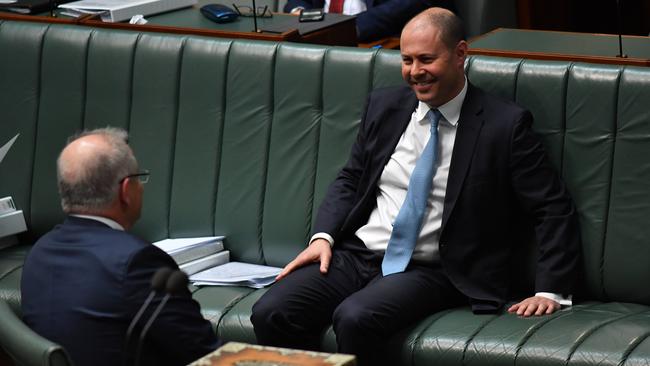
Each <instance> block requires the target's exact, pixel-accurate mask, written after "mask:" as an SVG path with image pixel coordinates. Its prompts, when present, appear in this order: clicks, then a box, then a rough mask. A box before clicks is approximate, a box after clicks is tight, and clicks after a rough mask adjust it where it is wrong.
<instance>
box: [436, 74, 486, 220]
mask: <svg viewBox="0 0 650 366" xmlns="http://www.w3.org/2000/svg"><path fill="white" fill-rule="evenodd" d="M482 113H483V103H482V98H481V93H480V91H478V90H477V89H476V88H474V87H473V86H472V85H471V84H470V85H469V86H468V90H467V96H466V97H465V101H464V102H463V107H462V108H461V112H460V118H459V120H458V131H457V132H456V141H455V142H454V151H453V153H452V156H451V164H450V167H449V177H448V179H447V191H446V193H445V204H444V208H443V211H442V227H441V231H443V230H444V229H445V225H446V223H447V220H448V219H449V216H450V215H451V213H452V211H453V210H454V206H455V205H456V201H457V199H458V195H459V194H460V192H461V189H462V187H463V182H464V181H465V177H466V176H467V171H468V169H469V166H470V164H471V162H472V156H474V148H475V147H476V141H477V140H478V137H479V135H480V133H481V128H482V127H483V115H482Z"/></svg>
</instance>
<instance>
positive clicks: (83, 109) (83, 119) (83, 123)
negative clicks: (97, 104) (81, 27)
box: [81, 28, 96, 130]
mask: <svg viewBox="0 0 650 366" xmlns="http://www.w3.org/2000/svg"><path fill="white" fill-rule="evenodd" d="M95 32H96V31H95V29H92V28H91V29H90V34H88V38H87V39H86V49H85V55H84V73H83V75H84V76H83V77H84V81H83V86H84V90H83V93H82V94H81V98H83V101H82V102H81V127H82V130H85V129H86V112H87V110H88V108H87V107H88V106H87V103H88V57H89V54H90V43H91V42H92V39H93V38H94V36H95Z"/></svg>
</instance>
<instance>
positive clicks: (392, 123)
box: [370, 90, 418, 187]
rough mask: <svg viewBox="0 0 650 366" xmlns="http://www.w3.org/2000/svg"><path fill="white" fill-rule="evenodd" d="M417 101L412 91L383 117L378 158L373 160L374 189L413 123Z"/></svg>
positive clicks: (372, 182) (372, 179) (372, 178)
mask: <svg viewBox="0 0 650 366" xmlns="http://www.w3.org/2000/svg"><path fill="white" fill-rule="evenodd" d="M417 102H418V101H417V99H416V98H415V94H414V93H412V92H411V91H410V90H409V91H408V92H407V93H406V94H405V95H404V96H403V97H402V98H399V100H396V101H395V103H394V104H393V105H392V106H391V107H390V108H389V109H387V111H386V114H385V115H384V116H382V117H381V120H382V121H381V123H382V124H384V125H385V127H384V126H382V128H381V129H379V131H381V135H379V136H378V137H377V145H378V146H377V149H376V150H377V153H378V154H377V156H376V157H375V158H374V159H373V160H374V164H373V165H376V166H374V167H373V168H376V169H373V175H372V177H371V179H370V183H371V184H370V186H371V187H373V186H375V185H376V184H377V181H378V180H379V177H380V176H381V173H383V171H384V167H385V166H386V164H388V160H389V159H390V157H391V156H392V155H393V152H394V151H395V147H396V146H397V143H398V142H399V139H400V138H401V137H402V134H404V130H406V126H408V124H409V122H410V121H411V115H412V114H413V111H414V110H415V107H416V106H417Z"/></svg>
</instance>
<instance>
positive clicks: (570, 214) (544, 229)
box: [510, 111, 581, 295]
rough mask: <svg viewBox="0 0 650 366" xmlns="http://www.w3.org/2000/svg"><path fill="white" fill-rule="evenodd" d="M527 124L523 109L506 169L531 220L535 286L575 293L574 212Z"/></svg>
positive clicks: (541, 289) (529, 118)
mask: <svg viewBox="0 0 650 366" xmlns="http://www.w3.org/2000/svg"><path fill="white" fill-rule="evenodd" d="M531 124H532V116H531V114H530V112H528V111H526V112H525V113H524V114H523V116H521V118H520V119H519V121H518V122H517V123H516V124H515V126H514V128H513V130H512V138H511V148H510V154H511V158H510V169H511V177H512V185H513V187H514V191H515V194H516V196H517V198H518V201H519V202H520V204H521V205H522V207H523V208H524V210H525V211H527V212H529V213H530V214H531V216H532V217H533V219H534V226H535V235H536V239H537V243H538V250H539V253H538V260H537V269H536V277H535V290H536V292H553V293H558V294H564V295H568V294H573V293H574V292H575V282H576V280H577V274H578V273H579V264H580V263H581V262H580V234H579V229H578V219H577V213H576V209H575V206H574V204H573V201H572V200H571V198H570V197H569V193H568V191H567V190H566V187H565V186H564V183H563V182H562V181H561V180H560V177H559V176H558V174H557V172H556V170H555V169H554V167H553V166H551V164H550V162H549V161H548V158H547V156H546V153H545V151H544V148H543V145H542V143H541V141H540V139H539V138H538V137H537V136H536V135H535V133H534V132H533V131H532V130H531V128H530V125H531Z"/></svg>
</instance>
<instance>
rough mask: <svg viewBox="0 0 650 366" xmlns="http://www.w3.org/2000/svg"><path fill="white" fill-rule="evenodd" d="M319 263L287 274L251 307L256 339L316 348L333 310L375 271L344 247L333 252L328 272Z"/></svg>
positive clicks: (259, 341) (371, 265) (360, 286)
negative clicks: (322, 269)
mask: <svg viewBox="0 0 650 366" xmlns="http://www.w3.org/2000/svg"><path fill="white" fill-rule="evenodd" d="M319 265H320V264H318V263H315V264H312V265H308V266H305V267H302V268H300V269H297V270H296V271H294V272H292V273H290V274H289V275H288V276H287V277H285V278H283V279H282V280H280V281H278V282H277V283H275V284H274V285H273V286H271V288H270V289H269V290H268V291H267V292H266V294H264V295H263V296H262V297H261V298H260V299H259V300H258V301H257V303H255V305H254V306H253V313H252V315H251V322H252V323H253V327H254V329H255V335H256V337H257V342H258V343H260V344H264V345H269V346H279V347H291V348H300V349H311V350H317V349H318V348H319V347H320V340H321V336H322V333H323V331H324V329H325V327H326V326H328V325H329V324H331V322H332V313H333V312H334V309H335V308H336V307H337V306H338V305H339V304H340V303H341V301H343V300H344V299H345V298H347V297H348V296H350V294H352V293H354V292H356V291H358V290H359V289H361V288H363V287H364V286H365V285H366V284H367V283H368V282H369V281H370V280H371V279H372V278H374V277H375V275H376V274H377V270H378V265H377V263H371V262H368V261H364V260H362V259H361V258H360V257H359V256H358V255H356V254H354V253H352V252H349V251H347V250H337V251H334V253H333V256H332V261H331V263H330V267H329V270H328V272H327V274H325V275H323V274H321V273H320V271H319Z"/></svg>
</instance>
